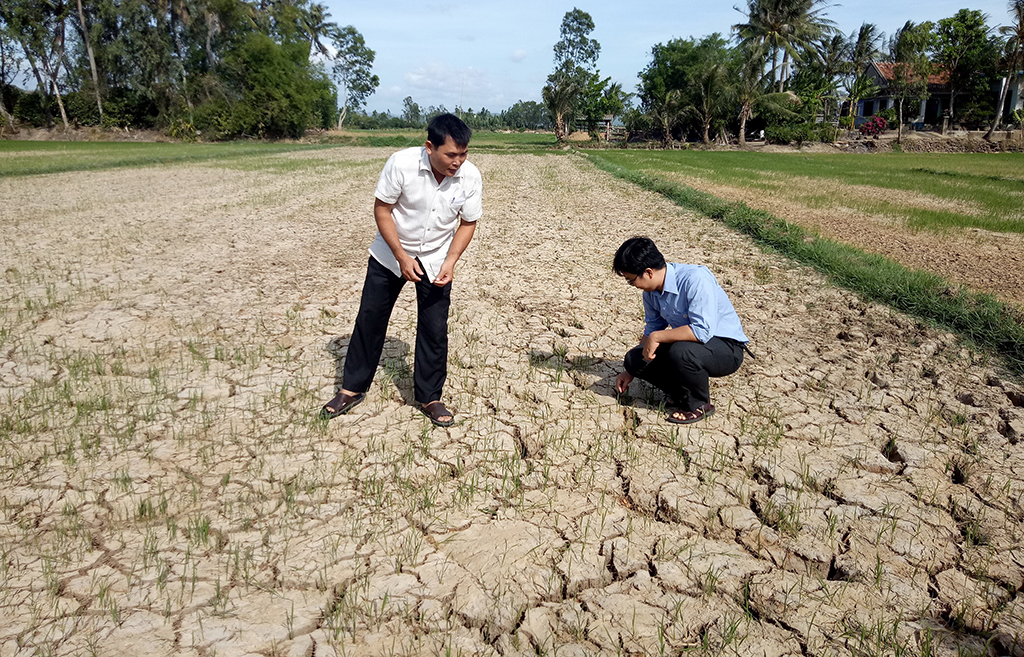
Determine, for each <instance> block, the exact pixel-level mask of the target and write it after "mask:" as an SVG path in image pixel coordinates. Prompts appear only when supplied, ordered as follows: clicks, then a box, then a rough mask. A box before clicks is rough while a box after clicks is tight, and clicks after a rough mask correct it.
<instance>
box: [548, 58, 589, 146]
mask: <svg viewBox="0 0 1024 657" xmlns="http://www.w3.org/2000/svg"><path fill="white" fill-rule="evenodd" d="M579 94H580V87H579V85H578V84H577V82H576V80H575V79H574V78H573V77H572V76H570V75H566V74H564V73H562V72H555V73H553V74H551V75H550V76H548V83H547V85H545V87H544V89H542V90H541V96H542V98H543V100H544V105H545V106H546V107H547V108H548V111H549V112H551V119H552V121H553V122H554V124H555V139H557V140H558V143H559V144H562V143H564V142H565V138H566V137H567V136H568V130H567V125H566V115H567V114H570V113H571V112H572V108H573V106H574V105H575V104H576V98H577V97H578V96H579Z"/></svg>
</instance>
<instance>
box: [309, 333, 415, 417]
mask: <svg viewBox="0 0 1024 657" xmlns="http://www.w3.org/2000/svg"><path fill="white" fill-rule="evenodd" d="M351 339H352V336H351V334H349V335H338V336H335V337H333V338H331V339H330V340H329V341H328V342H327V345H326V349H327V353H329V354H330V355H331V356H333V357H334V392H335V393H337V392H338V391H339V390H341V385H342V382H343V381H344V378H345V356H346V354H347V353H348V343H349V340H351ZM411 352H412V350H411V349H410V348H409V345H408V343H406V342H405V341H403V340H399V339H397V338H391V337H386V338H384V350H383V352H382V353H381V359H380V362H379V363H378V364H377V368H378V369H377V372H376V373H375V374H374V380H375V381H381V382H382V383H383V381H382V378H381V377H387V378H388V379H390V381H391V383H393V384H394V386H395V389H396V390H398V394H399V395H401V396H402V401H403V402H404V403H405V404H406V405H408V406H417V407H418V406H419V404H417V403H416V391H415V389H414V387H413V380H412V368H411V367H409V360H408V356H409V354H410V353H411ZM385 385H386V384H385Z"/></svg>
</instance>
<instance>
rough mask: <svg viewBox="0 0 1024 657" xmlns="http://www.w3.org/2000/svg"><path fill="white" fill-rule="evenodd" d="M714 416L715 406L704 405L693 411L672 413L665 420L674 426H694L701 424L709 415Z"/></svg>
mask: <svg viewBox="0 0 1024 657" xmlns="http://www.w3.org/2000/svg"><path fill="white" fill-rule="evenodd" d="M714 414H715V405H714V404H703V405H701V406H698V407H697V408H695V409H694V410H692V411H676V412H675V413H670V414H669V415H668V417H666V418H665V420H667V421H668V422H671V423H672V424H693V423H694V422H699V421H701V420H703V419H704V418H706V417H708V416H709V415H714ZM677 416H681V417H677Z"/></svg>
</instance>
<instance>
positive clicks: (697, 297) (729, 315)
mask: <svg viewBox="0 0 1024 657" xmlns="http://www.w3.org/2000/svg"><path fill="white" fill-rule="evenodd" d="M613 268H614V269H615V273H616V274H618V275H619V276H622V277H623V278H624V279H626V282H627V283H628V284H630V285H632V286H633V287H635V288H637V289H639V290H642V291H643V300H644V324H645V325H644V338H643V341H642V342H641V343H640V346H638V347H636V348H634V349H631V350H630V351H629V353H627V354H626V357H625V359H624V363H623V364H624V365H625V368H626V371H625V372H623V373H621V374H619V375H618V377H616V379H615V389H616V390H617V391H618V392H619V393H624V392H626V389H627V388H628V387H629V384H630V383H631V382H632V381H633V379H634V378H641V379H643V380H644V381H647V382H649V383H651V384H652V385H654V386H656V387H658V388H660V389H661V390H663V391H664V392H665V394H666V395H668V397H669V399H670V400H671V402H672V404H673V405H675V406H678V407H679V410H677V411H675V412H673V413H671V414H669V415H668V417H666V418H665V419H666V420H668V421H669V422H672V423H674V424H690V423H692V422H697V421H699V420H702V419H704V418H706V417H707V416H709V415H712V414H713V413H714V412H715V406H714V405H713V404H712V403H711V391H710V387H709V383H710V382H709V377H712V376H715V377H718V376H727V375H729V374H732V373H733V372H735V371H736V370H738V369H739V367H740V365H741V364H742V363H743V352H744V351H745V350H746V344H747V342H749V340H748V339H747V336H746V335H744V334H743V327H742V326H741V325H740V318H739V317H738V316H737V315H736V311H735V310H734V309H733V307H732V303H731V302H730V301H729V297H728V296H726V294H725V290H723V289H722V287H721V286H720V285H719V284H718V281H717V280H715V276H714V274H712V273H711V270H709V269H708V268H707V267H705V266H703V265H683V264H677V263H666V262H665V258H664V256H662V255H661V252H660V251H659V250H658V247H657V246H656V245H655V244H654V242H653V241H652V240H650V239H649V238H647V237H633V238H630V239H628V240H626V241H625V242H624V243H623V244H622V246H620V247H619V250H618V251H616V252H615V261H614V263H613ZM747 353H749V351H748V352H747Z"/></svg>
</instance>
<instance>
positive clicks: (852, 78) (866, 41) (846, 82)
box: [843, 23, 885, 117]
mask: <svg viewBox="0 0 1024 657" xmlns="http://www.w3.org/2000/svg"><path fill="white" fill-rule="evenodd" d="M884 38H885V35H884V34H883V33H882V32H880V31H879V29H878V26H876V25H874V24H872V23H863V24H861V26H860V28H859V29H858V30H857V32H856V33H851V34H850V36H849V38H848V51H847V54H848V55H849V60H848V62H847V67H846V70H845V71H844V73H845V75H844V77H843V88H844V89H845V91H846V99H847V102H848V103H849V108H850V116H851V117H852V116H853V115H854V114H855V113H856V111H857V104H858V103H859V102H860V100H861V99H862V98H869V97H871V96H875V95H877V94H878V86H877V85H876V84H875V83H874V80H873V79H872V77H871V76H869V75H867V74H866V71H867V68H868V65H869V64H870V63H871V62H875V61H878V60H880V59H881V58H882V51H881V50H880V47H881V43H882V41H883V40H884Z"/></svg>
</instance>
